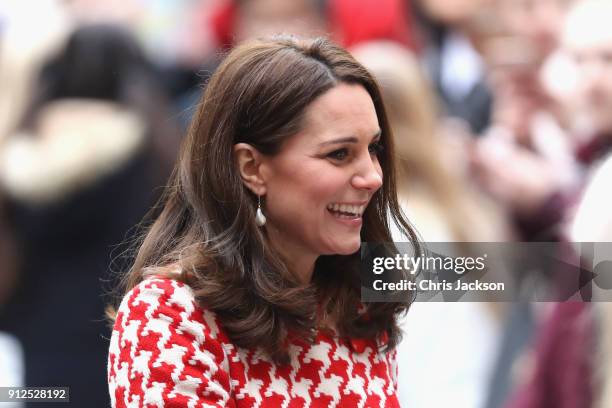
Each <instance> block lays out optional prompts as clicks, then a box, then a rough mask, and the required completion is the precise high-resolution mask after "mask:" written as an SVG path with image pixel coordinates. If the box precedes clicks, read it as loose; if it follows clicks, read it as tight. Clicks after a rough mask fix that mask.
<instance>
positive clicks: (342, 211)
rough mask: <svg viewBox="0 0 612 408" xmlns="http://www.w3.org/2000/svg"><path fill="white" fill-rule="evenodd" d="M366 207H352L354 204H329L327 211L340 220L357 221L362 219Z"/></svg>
mask: <svg viewBox="0 0 612 408" xmlns="http://www.w3.org/2000/svg"><path fill="white" fill-rule="evenodd" d="M365 208H366V205H352V204H337V203H336V204H329V205H328V206H327V209H328V210H329V212H330V213H331V214H332V215H333V216H334V217H337V218H340V219H356V218H361V215H362V214H363V211H364V210H365Z"/></svg>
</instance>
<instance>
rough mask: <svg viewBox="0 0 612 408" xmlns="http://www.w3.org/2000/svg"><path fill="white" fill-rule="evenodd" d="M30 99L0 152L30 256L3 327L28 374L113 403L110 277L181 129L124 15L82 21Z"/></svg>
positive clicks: (14, 220) (2, 177) (32, 382)
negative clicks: (17, 345) (106, 295)
mask: <svg viewBox="0 0 612 408" xmlns="http://www.w3.org/2000/svg"><path fill="white" fill-rule="evenodd" d="M31 100H32V101H31V103H30V104H29V106H28V108H27V109H26V110H25V114H24V116H23V119H22V121H21V124H20V125H19V126H18V127H17V129H16V130H15V131H14V132H12V134H10V135H9V136H7V138H6V141H5V143H4V145H3V148H2V151H1V154H0V183H1V186H2V189H3V191H4V192H5V195H6V198H7V214H8V216H9V218H8V220H9V221H10V224H11V228H12V230H13V231H14V237H15V242H16V246H17V251H16V254H17V257H18V262H19V263H18V265H19V268H18V272H17V273H18V275H17V287H16V290H15V291H14V293H13V294H12V295H11V297H10V299H9V301H8V303H7V304H5V305H4V307H3V308H2V310H1V311H0V328H2V330H5V331H7V332H9V333H11V334H12V335H14V336H15V337H17V338H18V339H19V341H20V342H21V344H22V345H23V348H24V353H25V385H27V386H51V385H54V386H69V387H70V398H71V402H72V403H74V404H77V405H79V406H88V407H107V406H108V394H107V391H106V381H105V372H104V368H103V367H104V361H105V358H106V351H107V342H106V341H105V339H104V337H106V336H107V335H108V328H107V327H106V323H105V321H104V299H102V297H101V296H102V295H101V293H102V292H103V288H104V285H103V281H104V280H107V279H110V277H109V274H108V270H109V266H110V264H111V257H112V256H115V257H117V256H118V255H120V254H121V253H122V251H124V250H125V249H126V248H125V246H121V245H120V246H117V245H118V244H120V243H121V242H122V241H123V240H124V239H125V237H126V234H127V232H128V230H130V229H131V228H132V227H133V226H134V225H136V224H137V223H138V222H139V221H140V220H141V219H142V217H143V215H144V214H145V213H146V212H147V210H148V209H149V208H150V206H151V204H152V203H153V202H154V199H155V197H154V195H155V193H154V192H153V189H154V188H155V187H156V186H159V185H161V184H162V183H163V182H164V180H165V179H166V177H167V176H168V174H169V162H170V161H171V160H174V155H175V153H176V146H177V144H178V140H177V139H175V138H176V134H175V133H173V131H172V129H173V125H172V124H171V122H169V120H168V115H167V111H166V109H165V108H164V98H163V94H162V93H161V92H160V91H159V88H158V86H157V82H156V81H155V77H154V75H153V72H152V70H151V67H150V65H149V64H148V62H147V61H146V58H145V57H144V56H143V54H142V52H141V50H140V48H139V46H138V44H137V43H136V42H135V40H134V38H133V37H132V35H131V34H129V33H128V31H127V30H126V29H124V28H122V27H120V26H116V25H90V26H83V27H79V28H77V29H75V31H74V32H72V33H71V34H70V36H69V37H68V38H67V40H66V42H65V43H64V45H63V47H62V48H61V50H60V51H59V53H58V54H56V55H54V56H53V57H52V58H51V59H50V60H49V61H47V62H46V63H45V65H44V66H43V67H42V69H41V72H40V76H39V78H38V80H37V81H36V83H35V85H34V86H33V87H32V95H31ZM163 149H165V150H163ZM113 254H114V255H113ZM122 262H123V260H122V259H120V258H118V261H117V268H119V269H121V268H122V265H123V264H122ZM96 367H98V368H99V369H96Z"/></svg>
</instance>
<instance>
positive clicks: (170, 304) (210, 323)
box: [114, 277, 224, 342]
mask: <svg viewBox="0 0 612 408" xmlns="http://www.w3.org/2000/svg"><path fill="white" fill-rule="evenodd" d="M153 322H156V323H155V328H156V329H157V330H162V329H165V330H173V329H178V330H179V331H180V332H179V333H180V334H186V335H190V336H193V338H194V340H195V341H197V342H202V341H204V337H205V336H209V337H212V338H214V339H217V338H218V337H224V336H219V334H220V330H219V325H218V322H217V318H216V315H215V313H214V312H211V311H209V310H206V309H204V308H201V307H200V306H199V305H198V302H197V301H196V298H195V294H194V292H193V290H192V289H191V287H189V286H188V285H186V284H184V283H182V282H179V281H177V280H175V279H169V278H161V277H151V278H149V279H146V280H144V281H142V282H141V283H140V284H138V285H137V286H135V287H134V288H132V289H131V290H130V291H129V292H128V293H127V294H126V295H125V296H124V298H123V300H122V302H121V305H120V306H119V309H118V310H117V318H116V320H115V326H114V331H123V330H125V329H128V328H129V327H130V326H133V325H134V323H137V324H139V325H140V324H143V323H144V324H148V325H149V326H151V325H153ZM220 340H223V339H220Z"/></svg>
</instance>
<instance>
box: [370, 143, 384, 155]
mask: <svg viewBox="0 0 612 408" xmlns="http://www.w3.org/2000/svg"><path fill="white" fill-rule="evenodd" d="M384 150H385V147H384V146H383V145H382V143H380V140H379V141H376V142H374V143H372V144H370V145H369V146H368V151H369V152H370V154H374V155H376V156H378V155H379V154H381V153H382V152H383V151H384Z"/></svg>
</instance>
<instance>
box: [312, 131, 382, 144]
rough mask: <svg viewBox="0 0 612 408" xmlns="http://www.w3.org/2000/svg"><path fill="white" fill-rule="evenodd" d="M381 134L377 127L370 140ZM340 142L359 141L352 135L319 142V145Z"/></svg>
mask: <svg viewBox="0 0 612 408" xmlns="http://www.w3.org/2000/svg"><path fill="white" fill-rule="evenodd" d="M381 134H382V131H381V130H380V129H379V130H378V132H376V133H375V134H374V136H373V137H372V140H375V139H377V138H379V137H380V136H381ZM341 143H359V139H357V138H356V137H354V136H350V137H343V138H340V139H334V140H328V141H326V142H323V143H319V146H328V145H332V144H341Z"/></svg>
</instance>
